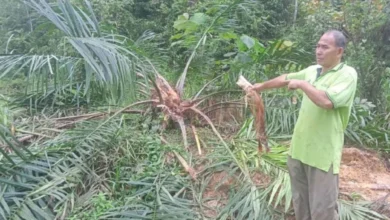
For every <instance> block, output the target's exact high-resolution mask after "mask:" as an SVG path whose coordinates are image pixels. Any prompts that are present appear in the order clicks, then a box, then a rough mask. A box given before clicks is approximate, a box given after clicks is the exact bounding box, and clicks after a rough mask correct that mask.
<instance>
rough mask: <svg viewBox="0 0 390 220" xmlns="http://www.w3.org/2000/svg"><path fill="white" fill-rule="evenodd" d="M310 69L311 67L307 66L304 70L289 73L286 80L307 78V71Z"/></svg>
mask: <svg viewBox="0 0 390 220" xmlns="http://www.w3.org/2000/svg"><path fill="white" fill-rule="evenodd" d="M308 69H309V67H308V68H306V69H303V70H301V71H299V72H295V73H289V74H287V76H286V80H291V79H299V80H305V79H306V73H307V70H308Z"/></svg>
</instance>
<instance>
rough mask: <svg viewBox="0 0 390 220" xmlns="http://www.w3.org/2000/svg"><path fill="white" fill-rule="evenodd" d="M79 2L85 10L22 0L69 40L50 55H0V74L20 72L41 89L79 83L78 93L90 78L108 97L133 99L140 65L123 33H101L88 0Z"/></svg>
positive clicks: (86, 89) (64, 3)
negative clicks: (120, 34)
mask: <svg viewBox="0 0 390 220" xmlns="http://www.w3.org/2000/svg"><path fill="white" fill-rule="evenodd" d="M84 2H85V5H86V6H87V7H86V8H87V12H84V11H83V10H82V9H80V8H77V7H75V6H73V5H72V4H71V3H70V1H69V0H61V1H59V2H58V3H57V4H54V5H50V4H49V3H47V2H46V1H44V0H27V1H25V3H26V5H28V6H30V7H31V8H33V9H34V10H36V11H37V12H38V13H40V14H41V15H43V16H44V17H45V18H47V19H48V20H49V21H50V22H51V23H52V24H54V25H55V26H56V27H57V28H58V29H60V30H61V31H62V32H63V34H64V39H65V40H66V42H68V43H69V44H66V43H65V45H64V48H65V49H64V51H61V50H59V51H57V52H56V54H52V55H12V54H9V55H3V56H1V57H0V70H1V71H2V74H1V76H0V77H4V76H5V75H10V74H18V73H20V72H23V73H24V74H25V75H26V76H27V77H28V79H30V82H31V81H32V82H33V84H34V82H36V83H37V86H38V88H39V89H41V90H44V88H45V87H47V86H49V85H53V86H54V87H56V86H57V85H59V84H63V85H64V84H72V83H79V84H80V85H78V87H79V89H76V90H80V88H83V90H84V92H83V93H79V94H78V96H82V95H85V94H87V93H88V92H90V91H89V89H90V87H91V84H93V83H95V84H96V85H97V86H99V87H100V88H103V89H106V91H107V92H108V93H110V95H109V96H108V98H109V99H110V100H111V101H114V102H115V101H117V100H120V99H123V98H124V94H126V98H130V99H134V98H135V91H136V83H135V76H136V71H138V72H140V73H144V72H142V71H143V70H145V68H143V67H142V65H143V64H142V62H141V61H140V58H139V57H138V55H136V54H135V53H134V52H132V51H130V50H128V49H126V44H127V41H128V40H127V39H126V38H125V37H123V36H118V35H111V34H104V33H102V32H101V31H100V30H99V26H98V22H97V20H96V16H95V15H94V12H93V11H92V8H91V5H90V3H89V1H87V0H85V1H84ZM59 43H60V42H59ZM70 46H71V47H70ZM69 51H70V53H71V54H72V55H70V56H69V55H67V54H68V53H69ZM61 52H62V53H61ZM139 67H140V68H139Z"/></svg>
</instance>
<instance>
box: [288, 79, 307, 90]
mask: <svg viewBox="0 0 390 220" xmlns="http://www.w3.org/2000/svg"><path fill="white" fill-rule="evenodd" d="M302 82H303V81H302V80H297V79H292V80H288V84H287V87H288V89H290V90H295V89H300V88H301V85H302Z"/></svg>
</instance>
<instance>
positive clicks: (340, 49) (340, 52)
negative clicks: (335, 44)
mask: <svg viewBox="0 0 390 220" xmlns="http://www.w3.org/2000/svg"><path fill="white" fill-rule="evenodd" d="M343 53H344V49H343V48H342V47H339V48H337V54H338V55H340V56H342V55H343Z"/></svg>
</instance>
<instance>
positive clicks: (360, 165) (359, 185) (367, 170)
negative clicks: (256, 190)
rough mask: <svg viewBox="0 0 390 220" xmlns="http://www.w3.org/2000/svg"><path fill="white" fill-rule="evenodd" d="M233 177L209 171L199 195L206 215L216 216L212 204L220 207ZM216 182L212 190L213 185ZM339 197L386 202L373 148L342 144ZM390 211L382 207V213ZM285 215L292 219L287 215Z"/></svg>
mask: <svg viewBox="0 0 390 220" xmlns="http://www.w3.org/2000/svg"><path fill="white" fill-rule="evenodd" d="M253 180H254V182H255V183H256V184H257V185H264V184H268V183H269V182H270V179H269V178H268V177H266V176H265V175H263V174H259V173H255V174H254V175H253ZM234 182H235V180H234V179H233V178H232V177H230V176H228V173H227V172H219V173H215V174H213V176H212V178H211V180H210V182H209V184H208V187H207V189H206V190H205V192H204V194H203V198H207V199H209V201H208V202H207V206H208V208H209V209H207V210H205V214H206V216H207V217H211V218H212V217H213V216H216V215H217V213H216V212H215V208H221V206H224V205H225V203H226V202H227V199H228V197H229V195H228V192H229V190H228V189H229V187H230V186H231V185H232V184H234ZM216 185H218V186H220V187H219V189H218V191H215V190H214V189H215V186H216ZM339 186H340V197H341V198H343V199H351V200H352V199H357V200H366V201H381V204H386V207H389V206H388V204H390V170H389V168H387V167H386V166H385V163H384V159H380V157H379V156H378V155H377V154H376V153H375V152H369V151H367V150H361V149H357V148H354V147H345V148H344V150H343V155H342V162H341V167H340V183H339ZM387 212H389V213H390V211H384V213H383V214H387ZM288 219H294V217H293V216H290V217H289V218H288Z"/></svg>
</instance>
